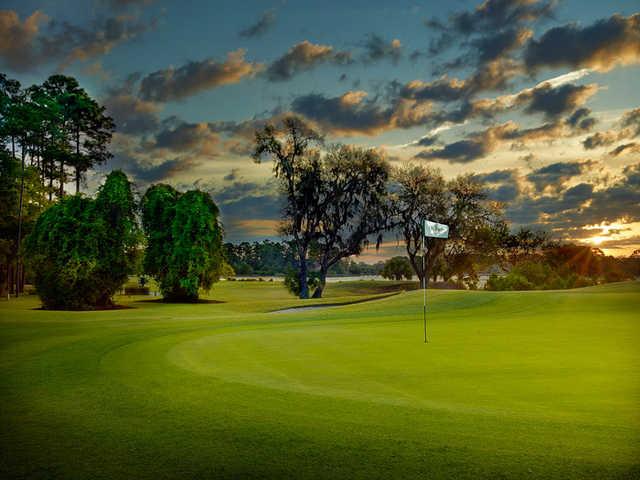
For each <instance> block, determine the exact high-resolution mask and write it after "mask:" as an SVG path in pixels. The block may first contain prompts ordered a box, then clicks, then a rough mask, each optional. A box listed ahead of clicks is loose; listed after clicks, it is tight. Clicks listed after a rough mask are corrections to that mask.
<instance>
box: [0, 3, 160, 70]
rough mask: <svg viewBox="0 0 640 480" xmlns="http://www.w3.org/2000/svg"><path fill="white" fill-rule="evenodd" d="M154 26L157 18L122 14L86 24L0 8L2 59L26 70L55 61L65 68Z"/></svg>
mask: <svg viewBox="0 0 640 480" xmlns="http://www.w3.org/2000/svg"><path fill="white" fill-rule="evenodd" d="M154 26H155V19H154V20H151V21H149V22H144V21H139V20H137V18H136V17H135V16H129V15H121V16H115V17H107V18H100V19H96V20H94V21H93V22H91V24H90V25H89V26H87V27H85V26H81V25H75V24H72V23H69V22H58V21H56V20H54V19H50V18H49V17H48V16H47V15H46V14H44V13H43V12H41V11H35V12H34V13H32V14H31V15H30V16H29V17H27V18H25V19H24V21H21V20H20V18H19V16H18V14H17V13H16V12H15V11H13V10H2V11H0V62H1V63H2V65H4V66H5V67H6V68H8V69H10V70H14V71H17V72H27V71H32V70H35V69H37V68H38V67H40V66H42V65H46V64H50V63H53V62H57V63H58V69H60V70H63V69H65V68H67V67H68V66H69V65H71V64H72V63H75V62H78V61H80V62H86V61H88V60H90V59H93V58H96V57H99V56H101V55H104V54H106V53H108V52H110V51H111V50H112V49H113V48H114V47H115V46H116V45H119V44H121V43H124V42H127V41H130V40H132V39H134V38H136V37H138V36H139V35H140V34H142V33H143V32H146V31H148V30H149V29H152V28H153V27H154Z"/></svg>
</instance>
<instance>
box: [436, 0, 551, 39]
mask: <svg viewBox="0 0 640 480" xmlns="http://www.w3.org/2000/svg"><path fill="white" fill-rule="evenodd" d="M554 9H555V2H553V1H549V2H536V1H531V0H485V1H484V2H482V3H481V4H480V5H478V6H477V7H476V8H475V9H474V10H473V11H463V12H456V13H454V14H453V15H451V16H450V17H449V21H448V22H446V23H443V22H440V21H438V20H431V21H429V22H427V26H428V27H431V28H434V29H437V30H452V31H453V32H455V33H458V34H462V35H468V34H471V33H475V32H480V31H487V30H495V29H499V28H503V27H505V26H509V25H514V24H519V23H522V22H533V21H535V20H538V19H540V18H549V17H551V16H552V14H553V11H554Z"/></svg>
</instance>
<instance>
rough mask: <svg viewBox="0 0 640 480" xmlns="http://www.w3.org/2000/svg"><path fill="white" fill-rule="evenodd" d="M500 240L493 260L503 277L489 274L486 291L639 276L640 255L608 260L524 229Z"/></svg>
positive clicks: (566, 285) (587, 283)
mask: <svg viewBox="0 0 640 480" xmlns="http://www.w3.org/2000/svg"><path fill="white" fill-rule="evenodd" d="M504 240H505V241H504V242H503V243H502V245H501V247H502V248H501V249H500V250H499V251H498V256H497V258H496V260H497V264H499V265H501V266H502V268H503V269H504V270H505V272H506V273H505V274H503V275H499V274H496V273H493V274H492V275H491V276H490V277H489V279H488V281H487V283H486V284H485V289H487V290H559V289H566V288H578V287H587V286H591V285H597V284H599V283H609V282H619V281H622V280H628V279H633V278H637V277H638V276H640V251H635V252H634V253H633V254H631V255H630V256H628V257H612V256H607V255H605V254H604V253H603V252H602V250H600V249H598V248H594V247H590V246H587V245H575V244H566V243H565V244H562V243H559V242H557V241H553V240H550V239H549V236H548V235H547V234H546V233H544V232H532V231H530V230H527V229H522V230H520V231H519V232H517V233H515V234H506V235H505V237H504Z"/></svg>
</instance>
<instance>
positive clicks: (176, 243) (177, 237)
mask: <svg viewBox="0 0 640 480" xmlns="http://www.w3.org/2000/svg"><path fill="white" fill-rule="evenodd" d="M142 225H143V228H144V232H145V235H146V239H147V249H146V253H145V259H144V268H145V272H146V273H147V274H148V275H151V276H152V277H154V278H155V279H156V280H157V282H158V284H159V285H160V290H161V291H162V295H163V297H164V299H165V300H166V301H171V302H195V301H197V300H198V295H199V291H200V289H204V290H208V289H210V288H211V286H212V285H213V283H214V282H216V281H217V280H218V279H219V276H220V272H221V271H222V269H223V251H222V226H221V225H220V222H219V211H218V207H217V206H216V204H215V203H214V202H213V200H212V199H211V197H210V196H209V195H208V194H207V193H205V192H202V191H200V190H191V191H188V192H186V193H180V192H178V191H176V190H175V189H174V188H173V187H171V186H169V185H163V184H159V185H153V186H151V187H150V188H149V189H148V190H147V192H146V193H145V195H144V197H143V199H142Z"/></svg>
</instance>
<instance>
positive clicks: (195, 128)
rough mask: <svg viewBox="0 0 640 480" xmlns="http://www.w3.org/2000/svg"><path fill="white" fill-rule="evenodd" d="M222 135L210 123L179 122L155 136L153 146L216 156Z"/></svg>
mask: <svg viewBox="0 0 640 480" xmlns="http://www.w3.org/2000/svg"><path fill="white" fill-rule="evenodd" d="M219 143H220V137H219V136H218V134H217V133H216V132H215V131H214V130H213V129H212V128H211V127H210V126H209V124H207V123H204V122H201V123H188V122H178V123H177V125H174V126H171V127H169V128H166V129H163V130H161V131H160V132H158V134H157V135H156V137H155V142H154V143H153V148H166V149H169V150H173V151H175V152H188V151H191V152H195V153H197V154H198V155H207V156H215V155H216V154H217V147H218V144H219Z"/></svg>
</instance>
